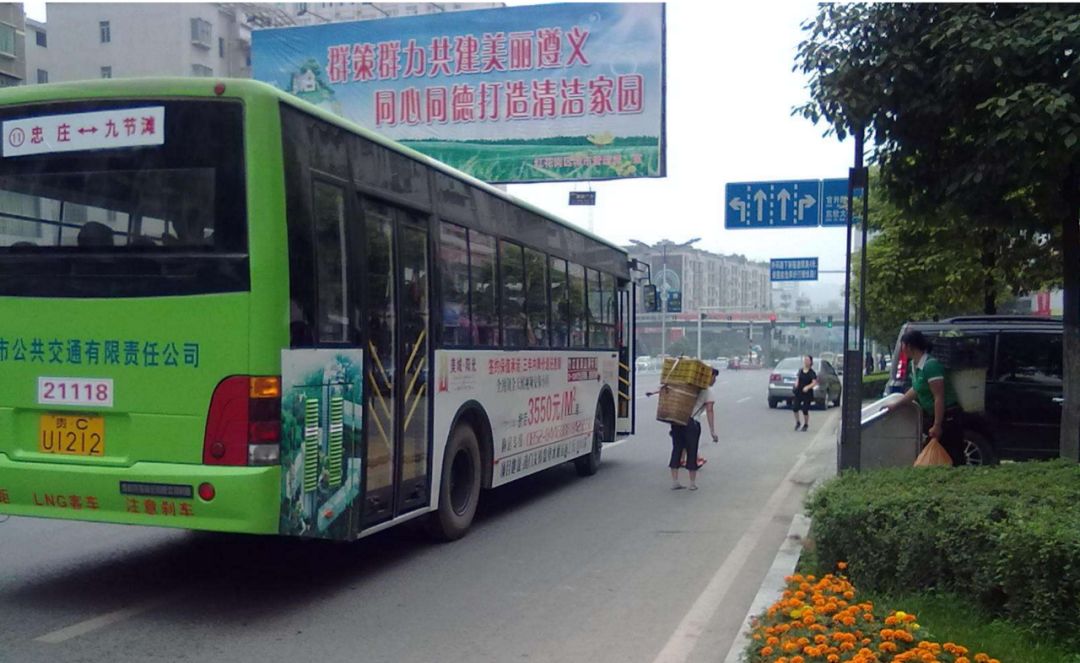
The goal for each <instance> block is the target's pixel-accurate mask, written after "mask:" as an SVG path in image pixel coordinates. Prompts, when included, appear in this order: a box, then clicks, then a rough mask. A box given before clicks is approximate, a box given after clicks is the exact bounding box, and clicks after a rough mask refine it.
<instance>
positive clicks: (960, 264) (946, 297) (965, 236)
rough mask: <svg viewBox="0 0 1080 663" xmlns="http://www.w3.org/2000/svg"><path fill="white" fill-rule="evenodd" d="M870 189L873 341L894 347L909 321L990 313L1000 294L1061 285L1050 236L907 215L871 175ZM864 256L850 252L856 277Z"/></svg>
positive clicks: (868, 300) (961, 220) (960, 219)
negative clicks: (873, 192) (872, 192)
mask: <svg viewBox="0 0 1080 663" xmlns="http://www.w3.org/2000/svg"><path fill="white" fill-rule="evenodd" d="M870 190H871V191H877V193H876V194H874V195H872V196H871V200H870V224H871V228H872V229H873V231H874V234H873V237H872V239H871V241H870V245H869V246H868V248H867V253H866V255H867V259H868V260H869V261H870V264H869V273H870V278H869V279H868V281H867V284H866V310H867V318H868V319H867V330H866V332H867V335H868V336H869V337H870V338H872V339H873V340H875V341H877V342H878V343H882V344H884V345H886V346H888V347H892V344H893V343H894V342H895V340H896V335H897V333H898V332H899V330H900V327H901V325H902V324H903V323H904V322H906V321H908V320H930V319H933V318H934V317H940V318H945V317H949V316H953V315H964V314H973V313H985V314H994V313H996V312H997V307H998V304H999V302H1000V301H1001V300H1002V299H1003V298H1005V297H1008V296H1016V295H1026V294H1029V293H1031V292H1033V291H1036V290H1040V289H1042V288H1045V287H1049V286H1053V285H1058V284H1060V281H1061V270H1060V257H1059V256H1058V251H1057V243H1056V242H1054V241H1053V238H1052V237H1050V236H1046V235H1041V234H1036V233H1030V232H1026V231H1023V230H1015V231H1011V232H1009V231H1003V230H1000V229H997V228H990V227H978V226H976V225H975V224H973V223H972V221H971V220H970V219H968V218H967V217H964V216H950V214H955V212H951V211H949V210H946V211H945V212H943V213H942V214H933V215H925V214H921V213H919V212H915V211H909V212H905V211H903V210H901V209H900V208H899V207H897V206H896V205H894V204H893V203H892V202H891V201H890V200H889V199H888V196H889V192H888V191H887V190H880V189H879V187H878V182H877V178H875V177H873V176H871V182H870ZM861 259H862V256H861V255H860V256H856V257H855V263H856V267H855V269H854V270H853V273H854V276H855V279H856V281H857V280H858V278H859V274H860V268H859V266H858V265H859V262H860V261H861ZM854 291H855V295H856V299H857V298H858V288H857V287H856V288H854Z"/></svg>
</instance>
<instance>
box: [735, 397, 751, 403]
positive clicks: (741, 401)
mask: <svg viewBox="0 0 1080 663" xmlns="http://www.w3.org/2000/svg"><path fill="white" fill-rule="evenodd" d="M748 400H750V397H749V396H747V397H746V398H740V399H739V400H737V401H735V402H736V403H745V402H746V401H748Z"/></svg>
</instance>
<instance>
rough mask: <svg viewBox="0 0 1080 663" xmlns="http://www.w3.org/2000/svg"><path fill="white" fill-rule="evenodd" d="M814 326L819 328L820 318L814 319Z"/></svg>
mask: <svg viewBox="0 0 1080 663" xmlns="http://www.w3.org/2000/svg"><path fill="white" fill-rule="evenodd" d="M814 324H815V325H817V326H819V327H820V326H821V317H818V318H816V319H815V320H814Z"/></svg>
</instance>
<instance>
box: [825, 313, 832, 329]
mask: <svg viewBox="0 0 1080 663" xmlns="http://www.w3.org/2000/svg"><path fill="white" fill-rule="evenodd" d="M825 326H826V327H828V328H829V329H832V316H831V315H830V316H829V317H828V318H825Z"/></svg>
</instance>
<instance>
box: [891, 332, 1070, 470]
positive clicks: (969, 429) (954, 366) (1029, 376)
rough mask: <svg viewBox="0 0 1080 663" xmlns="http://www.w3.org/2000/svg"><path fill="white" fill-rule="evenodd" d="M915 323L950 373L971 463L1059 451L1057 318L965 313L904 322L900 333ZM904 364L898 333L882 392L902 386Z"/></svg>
mask: <svg viewBox="0 0 1080 663" xmlns="http://www.w3.org/2000/svg"><path fill="white" fill-rule="evenodd" d="M914 330H918V331H921V332H922V333H923V334H925V335H926V336H927V338H929V340H930V341H931V342H932V343H933V348H932V349H931V350H930V354H931V355H933V356H934V357H937V358H938V360H940V361H941V362H942V363H943V364H945V366H946V368H947V369H948V370H949V371H950V374H951V375H952V376H953V383H954V386H956V387H957V392H958V395H959V396H960V400H961V405H962V406H963V407H964V410H965V416H964V428H965V433H964V437H965V440H966V442H967V444H966V445H965V447H966V448H965V455H966V457H967V462H968V463H969V464H973V465H978V464H986V463H996V462H997V461H999V460H1026V459H1032V458H1054V457H1057V456H1058V453H1059V440H1058V436H1059V432H1060V429H1061V403H1062V402H1063V399H1062V375H1063V366H1064V365H1063V360H1062V323H1061V318H1037V317H1029V316H964V317H958V318H950V319H948V320H941V321H938V322H909V323H907V324H905V325H904V326H903V328H901V330H900V337H902V336H903V335H904V334H905V333H907V332H909V331H914ZM910 364H911V362H910V361H908V358H907V357H905V356H903V355H902V354H901V353H900V338H899V337H898V338H897V339H896V350H895V351H894V352H893V363H892V372H891V375H890V378H889V382H888V384H887V385H886V387H885V391H886V393H887V394H888V393H902V392H904V391H907V390H908V388H909V387H910V386H911V377H910V375H909V372H910V370H911V366H910Z"/></svg>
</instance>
